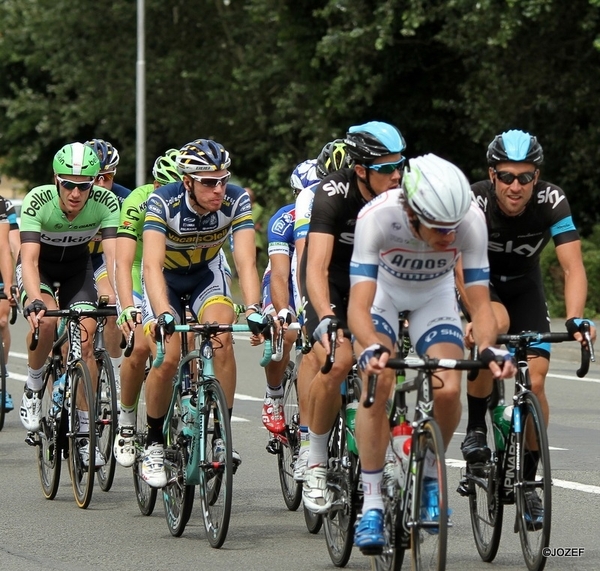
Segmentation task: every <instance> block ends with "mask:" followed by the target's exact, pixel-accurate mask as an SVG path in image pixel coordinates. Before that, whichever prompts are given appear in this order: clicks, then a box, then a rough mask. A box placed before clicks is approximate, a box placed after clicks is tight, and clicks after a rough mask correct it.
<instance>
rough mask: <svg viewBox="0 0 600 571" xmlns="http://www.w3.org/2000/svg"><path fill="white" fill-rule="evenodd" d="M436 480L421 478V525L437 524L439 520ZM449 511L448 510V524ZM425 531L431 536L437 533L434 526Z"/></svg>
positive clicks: (437, 530)
mask: <svg viewBox="0 0 600 571" xmlns="http://www.w3.org/2000/svg"><path fill="white" fill-rule="evenodd" d="M439 495H440V494H439V486H438V481H437V478H427V477H425V478H423V495H422V496H421V520H422V521H423V523H429V522H438V521H439V520H440V498H439ZM451 513H452V512H451V510H450V509H448V522H450V514H451ZM425 531H426V532H427V533H429V534H431V535H435V534H437V533H439V528H438V527H436V526H433V527H426V528H425Z"/></svg>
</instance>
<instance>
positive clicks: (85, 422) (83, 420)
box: [77, 410, 90, 434]
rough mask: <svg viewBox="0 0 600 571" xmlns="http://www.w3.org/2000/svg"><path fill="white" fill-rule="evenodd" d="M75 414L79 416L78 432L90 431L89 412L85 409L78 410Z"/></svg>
mask: <svg viewBox="0 0 600 571" xmlns="http://www.w3.org/2000/svg"><path fill="white" fill-rule="evenodd" d="M77 416H78V417H79V432H80V433H81V434H89V433H90V413H89V412H88V411H87V410H78V411H77Z"/></svg>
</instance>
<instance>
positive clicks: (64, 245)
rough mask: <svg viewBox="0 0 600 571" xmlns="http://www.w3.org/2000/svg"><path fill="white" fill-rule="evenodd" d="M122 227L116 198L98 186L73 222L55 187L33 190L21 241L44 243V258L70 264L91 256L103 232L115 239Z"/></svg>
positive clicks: (25, 206)
mask: <svg viewBox="0 0 600 571" xmlns="http://www.w3.org/2000/svg"><path fill="white" fill-rule="evenodd" d="M118 225H119V202H118V200H117V198H116V196H115V195H114V194H113V193H112V192H111V191H110V190H106V189H105V188H102V187H100V186H94V187H93V188H92V190H91V191H90V196H89V198H88V200H87V202H86V203H85V206H84V207H83V209H82V210H81V212H80V213H79V214H78V215H77V216H76V217H75V218H74V219H73V220H68V219H67V215H66V214H65V213H64V212H63V211H62V210H61V208H60V205H59V197H58V192H57V190H56V186H55V185H53V184H45V185H42V186H38V187H36V188H34V189H33V190H31V191H30V192H29V193H28V194H27V196H26V197H25V199H24V200H23V207H22V209H21V242H22V243H27V242H34V243H39V244H40V259H41V260H44V261H46V262H70V261H74V260H81V259H82V258H83V259H85V258H87V257H88V256H89V249H88V242H89V241H90V240H91V239H92V238H93V237H94V236H95V235H96V233H97V232H98V230H101V231H102V237H103V238H114V237H115V236H116V234H117V227H118Z"/></svg>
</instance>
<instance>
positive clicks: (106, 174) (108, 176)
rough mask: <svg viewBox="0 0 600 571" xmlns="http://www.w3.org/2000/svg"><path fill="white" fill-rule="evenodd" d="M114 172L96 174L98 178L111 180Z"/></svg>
mask: <svg viewBox="0 0 600 571" xmlns="http://www.w3.org/2000/svg"><path fill="white" fill-rule="evenodd" d="M115 174H116V171H110V172H101V173H100V174H99V175H98V178H101V179H102V180H112V179H113V178H115Z"/></svg>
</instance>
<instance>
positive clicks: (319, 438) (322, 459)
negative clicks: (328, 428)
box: [308, 429, 329, 468]
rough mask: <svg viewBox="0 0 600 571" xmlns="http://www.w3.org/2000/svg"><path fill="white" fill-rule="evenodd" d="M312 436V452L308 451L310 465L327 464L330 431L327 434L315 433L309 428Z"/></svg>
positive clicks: (310, 436)
mask: <svg viewBox="0 0 600 571" xmlns="http://www.w3.org/2000/svg"><path fill="white" fill-rule="evenodd" d="M308 434H309V438H310V452H309V453H308V467H309V468H311V467H313V466H319V465H322V466H324V465H326V464H327V443H328V442H329V432H326V433H325V434H315V433H314V432H313V431H312V430H310V429H309V430H308Z"/></svg>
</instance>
